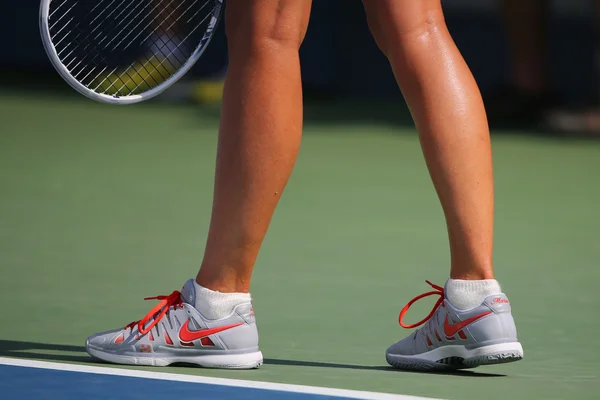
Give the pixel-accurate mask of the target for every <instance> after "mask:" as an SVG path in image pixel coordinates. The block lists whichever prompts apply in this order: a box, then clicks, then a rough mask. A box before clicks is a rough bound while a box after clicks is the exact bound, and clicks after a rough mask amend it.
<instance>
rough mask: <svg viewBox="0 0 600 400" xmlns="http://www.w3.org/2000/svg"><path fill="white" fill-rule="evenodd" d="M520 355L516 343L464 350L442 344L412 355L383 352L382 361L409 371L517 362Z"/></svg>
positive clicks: (447, 369) (446, 369) (521, 350)
mask: <svg viewBox="0 0 600 400" xmlns="http://www.w3.org/2000/svg"><path fill="white" fill-rule="evenodd" d="M522 358H523V346H521V344H520V343H519V342H512V343H500V344H493V345H489V346H482V347H478V348H475V349H467V348H466V347H465V346H442V347H438V348H437V349H433V350H431V351H428V352H426V353H422V354H418V355H414V356H405V355H398V354H390V353H388V354H386V360H387V362H388V364H390V365H391V366H392V367H394V368H398V369H404V370H412V371H449V370H457V369H466V368H475V367H479V366H480V365H494V364H504V363H509V362H514V361H519V360H521V359H522Z"/></svg>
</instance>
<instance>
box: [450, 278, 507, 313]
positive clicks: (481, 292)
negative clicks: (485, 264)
mask: <svg viewBox="0 0 600 400" xmlns="http://www.w3.org/2000/svg"><path fill="white" fill-rule="evenodd" d="M444 291H445V293H446V298H447V299H448V300H449V301H450V303H451V304H452V305H453V306H454V307H456V308H458V309H460V310H468V309H470V308H474V307H477V306H478V305H480V304H481V303H482V302H483V301H484V300H485V298H486V297H488V296H490V295H492V294H499V293H502V290H501V288H500V284H499V283H498V281H496V280H495V279H483V280H477V281H468V280H462V279H448V281H447V282H446V286H445V289H444Z"/></svg>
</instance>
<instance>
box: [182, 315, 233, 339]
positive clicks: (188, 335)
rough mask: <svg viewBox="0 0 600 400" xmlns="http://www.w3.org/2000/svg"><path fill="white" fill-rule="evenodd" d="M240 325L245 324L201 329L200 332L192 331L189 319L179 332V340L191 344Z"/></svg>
mask: <svg viewBox="0 0 600 400" xmlns="http://www.w3.org/2000/svg"><path fill="white" fill-rule="evenodd" d="M240 325H244V323H243V322H240V323H239V324H233V325H224V326H218V327H216V328H208V329H201V330H199V331H190V320H189V319H188V320H187V321H185V324H183V326H182V327H181V329H180V330H179V339H181V341H182V342H186V343H190V342H193V341H194V340H198V339H202V338H203V337H207V336H210V335H214V334H215V333H219V332H223V331H226V330H229V329H232V328H235V327H238V326H240Z"/></svg>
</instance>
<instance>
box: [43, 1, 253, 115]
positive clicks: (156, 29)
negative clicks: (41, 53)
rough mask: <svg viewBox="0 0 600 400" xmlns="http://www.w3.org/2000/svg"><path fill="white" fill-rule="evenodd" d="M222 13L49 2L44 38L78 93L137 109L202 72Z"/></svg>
mask: <svg viewBox="0 0 600 400" xmlns="http://www.w3.org/2000/svg"><path fill="white" fill-rule="evenodd" d="M249 1H251V0H249ZM222 9H223V0H42V2H41V6H40V31H41V36H42V41H43V43H44V47H45V49H46V53H47V54H48V57H49V58H50V61H51V62H52V64H53V65H54V67H55V68H56V70H57V71H58V73H59V74H60V76H61V77H62V78H63V79H64V80H66V81H67V82H68V83H69V85H71V86H72V87H73V88H74V89H75V90H77V91H78V92H79V93H81V94H83V95H85V96H87V97H89V98H90V99H93V100H96V101H99V102H103V103H111V104H132V103H138V102H141V101H144V100H148V99H151V98H153V97H155V96H157V95H159V94H160V93H162V92H163V91H164V90H166V89H167V88H169V87H170V86H172V85H173V84H174V83H175V82H177V81H178V80H179V79H181V78H182V77H183V76H184V75H185V74H186V73H187V72H188V71H189V70H190V68H192V67H193V66H194V64H195V63H196V62H197V61H198V59H199V58H200V56H201V55H202V53H203V52H204V50H206V47H207V46H208V44H209V43H210V40H211V38H212V37H213V35H214V32H215V28H216V26H217V23H218V21H219V19H220V17H221V13H222Z"/></svg>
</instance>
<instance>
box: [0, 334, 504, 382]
mask: <svg viewBox="0 0 600 400" xmlns="http://www.w3.org/2000/svg"><path fill="white" fill-rule="evenodd" d="M0 357H14V358H24V359H37V360H48V361H66V362H85V363H89V362H93V361H92V359H91V358H90V357H89V356H88V355H87V354H86V352H85V348H84V347H83V346H74V345H65V344H52V343H35V342H19V341H13V340H0ZM264 361H265V365H281V366H292V367H308V368H339V369H354V370H367V371H388V372H395V373H398V371H396V370H395V369H393V368H390V367H387V366H382V365H353V364H342V363H328V362H320V361H300V360H286V359H278V358H265V360H264ZM403 373H413V372H407V371H406V372H403ZM414 373H419V372H414ZM429 374H433V375H452V376H463V377H468V378H473V377H480V378H483V377H486V378H498V377H504V376H506V375H503V374H489V373H480V372H473V371H455V372H436V373H429Z"/></svg>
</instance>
